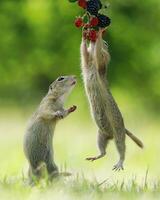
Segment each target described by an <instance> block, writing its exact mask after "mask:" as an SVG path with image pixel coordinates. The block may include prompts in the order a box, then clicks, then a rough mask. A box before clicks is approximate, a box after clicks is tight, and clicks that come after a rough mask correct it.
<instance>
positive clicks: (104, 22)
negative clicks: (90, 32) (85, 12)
mask: <svg viewBox="0 0 160 200" xmlns="http://www.w3.org/2000/svg"><path fill="white" fill-rule="evenodd" d="M97 17H98V20H99V23H98V27H100V28H105V27H107V26H109V25H110V23H111V20H110V18H109V17H107V16H105V15H101V14H98V16H97Z"/></svg>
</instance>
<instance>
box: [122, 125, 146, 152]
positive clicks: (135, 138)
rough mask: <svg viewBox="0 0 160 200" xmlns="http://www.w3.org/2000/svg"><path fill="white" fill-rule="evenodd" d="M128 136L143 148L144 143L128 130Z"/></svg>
mask: <svg viewBox="0 0 160 200" xmlns="http://www.w3.org/2000/svg"><path fill="white" fill-rule="evenodd" d="M126 134H127V135H128V136H129V137H130V138H131V139H132V140H133V141H134V142H135V143H136V144H137V145H138V146H139V147H140V148H143V147H144V146H143V143H142V142H141V141H140V140H139V139H138V138H137V137H136V136H135V135H133V134H132V133H131V132H130V131H128V130H127V129H126Z"/></svg>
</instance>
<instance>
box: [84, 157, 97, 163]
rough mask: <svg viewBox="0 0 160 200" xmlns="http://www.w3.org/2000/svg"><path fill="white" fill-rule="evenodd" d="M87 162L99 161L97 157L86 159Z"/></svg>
mask: <svg viewBox="0 0 160 200" xmlns="http://www.w3.org/2000/svg"><path fill="white" fill-rule="evenodd" d="M86 160H88V161H92V162H93V161H95V160H97V157H91V158H86Z"/></svg>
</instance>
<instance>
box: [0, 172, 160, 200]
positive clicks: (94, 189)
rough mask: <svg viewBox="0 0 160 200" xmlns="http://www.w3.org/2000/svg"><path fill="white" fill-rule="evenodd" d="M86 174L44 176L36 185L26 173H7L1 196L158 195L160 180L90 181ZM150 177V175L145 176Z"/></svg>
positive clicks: (126, 196) (113, 197)
mask: <svg viewBox="0 0 160 200" xmlns="http://www.w3.org/2000/svg"><path fill="white" fill-rule="evenodd" d="M84 176H85V175H76V176H72V177H69V178H61V179H59V180H55V181H53V182H52V183H51V182H48V181H46V180H41V182H39V183H37V184H36V185H35V186H34V187H31V186H29V185H28V184H27V180H26V179H25V178H24V177H8V178H7V177H6V178H5V179H3V180H2V181H1V183H0V192H1V199H10V198H11V199H17V200H18V199H28V200H32V199H33V200H35V199H63V200H65V199H95V200H96V199H97V200H98V199H102V200H103V199H104V200H105V199H106V198H110V199H158V198H159V197H160V193H159V192H160V182H153V183H148V182H147V179H145V181H144V182H143V183H141V184H138V182H137V180H136V178H132V179H131V180H127V182H125V181H122V182H119V181H116V180H115V181H114V182H112V183H111V182H110V180H109V179H106V180H104V181H102V182H98V181H97V180H96V179H94V180H93V181H89V180H87V179H85V177H84ZM145 178H146V177H145Z"/></svg>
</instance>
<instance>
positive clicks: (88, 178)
mask: <svg viewBox="0 0 160 200" xmlns="http://www.w3.org/2000/svg"><path fill="white" fill-rule="evenodd" d="M116 94H117V98H118V102H119V104H120V107H121V110H122V111H123V115H124V118H125V119H126V120H125V122H126V125H127V128H129V129H130V130H131V131H132V132H134V133H135V134H136V135H137V136H138V137H139V138H141V139H142V141H143V142H144V145H145V148H144V150H141V149H139V148H138V147H137V146H136V145H135V144H134V143H133V142H132V141H131V140H130V139H129V138H127V140H126V146H127V151H126V159H125V163H124V167H125V170H124V171H121V172H113V171H112V167H113V165H114V164H115V163H116V162H117V160H118V154H117V151H116V148H115V145H114V143H113V142H110V144H109V146H108V148H107V155H106V157H105V158H103V159H100V160H98V161H96V162H94V163H92V162H87V161H86V160H85V158H86V157H87V156H91V155H95V154H97V148H96V126H95V125H94V123H93V122H92V120H91V118H90V114H89V112H88V107H87V103H86V102H83V104H82V103H81V102H79V103H78V108H83V109H78V110H77V112H75V113H73V114H72V115H71V116H70V117H68V118H66V119H65V120H63V121H61V122H59V124H58V125H57V128H56V131H55V135H54V151H55V161H56V163H57V165H58V166H59V169H60V170H61V171H68V172H71V173H72V176H71V177H63V178H61V179H60V180H56V181H54V182H52V183H50V182H48V181H46V180H42V181H41V182H40V183H38V184H36V185H35V186H34V187H31V186H29V185H28V184H27V169H28V163H27V161H26V159H25V157H24V154H23V148H22V147H23V145H22V141H23V135H24V131H25V127H26V122H27V120H28V117H29V116H30V114H31V113H32V112H33V110H34V109H33V108H32V107H30V109H28V108H27V109H25V108H23V109H19V108H13V107H12V109H11V108H9V109H6V108H3V109H2V108H1V109H0V111H1V112H0V135H1V140H0V161H1V164H0V169H1V170H0V199H2V200H9V199H13V200H14V199H16V200H19V199H20V200H21V199H23V200H25V199H26V200H36V199H38V200H39V199H45V200H48V199H58V200H59V199H63V200H69V199H74V200H75V199H83V200H85V199H87V200H89V199H95V200H99V199H102V200H103V199H104V200H106V199H107V198H108V199H123V200H124V199H145V200H146V199H149V200H152V199H159V198H160V170H159V165H158V158H157V157H158V152H159V141H160V136H159V130H160V125H159V119H156V118H155V117H153V116H152V115H151V114H149V115H148V114H147V113H146V112H145V110H143V108H142V109H137V104H136V102H135V103H133V102H130V100H129V98H127V96H126V99H128V101H126V102H124V100H123V98H122V99H121V94H120V93H119V95H118V93H116ZM73 100H74V98H73ZM68 104H69V105H73V104H74V102H71V100H70V102H69V103H68ZM128 105H132V106H128ZM135 108H136V112H135ZM83 110H85V113H83ZM133 119H134V120H133Z"/></svg>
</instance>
